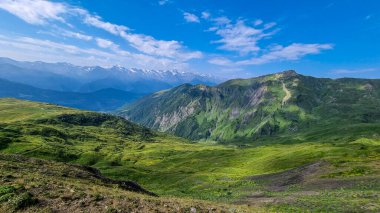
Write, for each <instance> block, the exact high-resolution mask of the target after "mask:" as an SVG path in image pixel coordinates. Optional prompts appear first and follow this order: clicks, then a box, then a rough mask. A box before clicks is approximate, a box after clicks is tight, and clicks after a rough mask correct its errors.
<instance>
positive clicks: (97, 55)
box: [0, 35, 188, 70]
mask: <svg viewBox="0 0 380 213" xmlns="http://www.w3.org/2000/svg"><path fill="white" fill-rule="evenodd" d="M109 49H110V51H103V50H98V49H94V48H82V47H78V46H75V45H68V44H64V43H58V42H54V41H50V40H41V39H35V38H30V37H15V36H12V37H8V36H2V35H0V56H3V57H11V58H14V59H16V60H23V61H46V62H68V63H72V64H76V65H81V66H103V67H110V66H113V65H115V64H120V65H122V66H125V67H137V68H145V69H167V68H168V67H170V68H171V69H179V70H181V69H185V68H187V67H188V65H187V64H186V63H179V62H177V61H175V60H170V59H162V58H155V57H151V56H147V55H144V54H136V53H131V52H128V51H125V50H121V49H120V48H119V47H117V46H112V45H111V46H109Z"/></svg>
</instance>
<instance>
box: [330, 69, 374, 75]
mask: <svg viewBox="0 0 380 213" xmlns="http://www.w3.org/2000/svg"><path fill="white" fill-rule="evenodd" d="M379 70H380V69H376V68H362V69H335V70H332V71H331V73H332V74H337V75H341V74H358V73H359V74H360V73H369V72H376V71H379Z"/></svg>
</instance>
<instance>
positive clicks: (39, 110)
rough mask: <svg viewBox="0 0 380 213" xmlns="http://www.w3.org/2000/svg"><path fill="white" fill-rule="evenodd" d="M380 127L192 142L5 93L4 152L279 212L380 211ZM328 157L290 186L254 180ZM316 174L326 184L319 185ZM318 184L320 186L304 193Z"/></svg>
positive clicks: (0, 102) (0, 117) (170, 192)
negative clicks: (7, 96)
mask: <svg viewBox="0 0 380 213" xmlns="http://www.w3.org/2000/svg"><path fill="white" fill-rule="evenodd" d="M46 109H49V110H46ZM11 115H12V116H11ZM379 130H380V125H379V124H376V123H370V124H362V125H359V124H353V125H346V126H336V127H335V128H333V129H331V128H329V127H324V126H319V127H316V128H314V129H313V130H310V131H307V132H303V133H299V134H283V135H280V136H275V137H274V136H273V137H263V138H262V139H260V140H259V141H257V143H255V144H252V143H251V144H247V143H242V144H239V143H237V144H235V145H217V144H213V143H208V142H204V143H192V142H189V141H187V140H185V139H181V138H177V137H174V136H170V135H167V134H163V133H156V132H151V131H149V130H147V129H145V128H142V127H139V126H136V125H134V124H131V123H129V122H124V121H123V120H122V119H121V120H120V118H117V117H114V116H108V115H102V114H95V113H91V112H85V111H78V110H74V109H68V108H62V107H57V106H53V105H46V104H40V103H33V102H26V101H18V100H14V99H0V144H1V145H0V152H1V153H6V154H21V155H25V156H28V157H37V158H42V159H47V160H55V161H62V162H70V163H79V164H84V165H90V166H93V167H95V168H98V169H100V170H101V171H102V173H103V174H104V175H106V176H108V177H111V178H115V179H123V180H125V179H129V180H133V181H136V182H138V183H139V184H141V185H142V186H143V187H144V188H146V189H148V190H150V191H153V192H155V193H157V194H159V195H161V196H169V197H170V196H175V197H184V198H196V199H204V200H213V201H220V202H242V203H252V205H257V206H265V207H266V208H268V209H270V210H273V211H277V210H278V211H287V209H288V210H290V209H294V210H297V211H300V212H303V211H306V210H307V209H309V208H314V209H315V210H316V211H324V210H323V208H330V207H331V208H332V207H339V208H338V209H336V211H338V212H339V211H344V210H349V209H350V208H351V207H352V208H354V209H358V208H359V206H360V205H364V206H365V208H364V210H368V211H376V210H380V209H379V207H378V206H376V205H375V203H376V202H377V201H378V197H379V196H380V195H379V190H378V191H376V190H373V189H372V188H371V186H376V187H378V186H379V183H378V181H377V182H376V180H380V165H379V164H378V162H380V138H379V137H380V136H379V134H378V132H380V131H379ZM243 145H244V146H243ZM321 161H323V162H326V164H327V165H326V166H323V167H321V168H320V169H319V170H318V172H316V173H312V174H310V175H309V176H307V180H305V181H306V182H305V183H304V182H300V183H295V184H290V185H286V187H284V188H281V190H280V191H276V190H273V189H271V188H270V187H269V186H270V181H271V180H272V179H268V180H267V181H257V180H255V179H252V178H251V177H252V176H257V175H263V174H273V173H279V172H284V171H287V170H289V169H293V168H298V167H301V166H304V165H307V164H310V163H314V162H321ZM367 179H370V180H372V182H371V181H366V180H367ZM373 180H374V181H373ZM307 181H311V183H316V184H320V187H319V188H312V187H311V186H309V185H310V184H309V185H307V183H308V182H307ZM313 181H314V182H313ZM324 181H330V182H331V181H333V182H334V181H341V182H342V181H343V182H344V183H345V182H349V183H352V184H348V185H345V184H343V185H341V187H340V188H339V189H337V188H334V189H331V190H328V187H330V186H331V184H329V183H330V182H327V183H326V184H322V183H324ZM360 181H361V182H362V183H361V182H360ZM339 183H340V182H339ZM305 184H306V185H305ZM371 184H372V185H371ZM311 185H313V184H311ZM268 187H269V188H268ZM308 191H313V193H312V194H310V195H309V194H306V195H304V194H302V193H304V192H308ZM259 192H260V193H263V197H262V198H260V199H264V198H265V199H272V198H277V199H278V200H280V201H279V202H270V204H268V205H267V203H266V202H264V201H263V202H261V201H260V199H256V200H253V201H252V200H250V198H249V196H250V195H252V194H254V193H259ZM328 192H331V193H328ZM342 194H344V196H342ZM367 195H368V196H367ZM355 196H356V197H355ZM363 196H364V197H365V196H367V197H365V198H363ZM289 197H291V198H292V200H290V201H289V200H287V199H288V198H289ZM347 203H350V204H352V205H347ZM371 204H374V205H371ZM346 206H347V207H346Z"/></svg>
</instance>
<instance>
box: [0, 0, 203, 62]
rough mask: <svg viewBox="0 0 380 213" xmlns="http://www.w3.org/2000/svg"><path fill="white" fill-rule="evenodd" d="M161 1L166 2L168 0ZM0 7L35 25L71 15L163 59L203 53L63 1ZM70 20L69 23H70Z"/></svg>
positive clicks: (13, 1)
mask: <svg viewBox="0 0 380 213" xmlns="http://www.w3.org/2000/svg"><path fill="white" fill-rule="evenodd" d="M161 2H162V3H164V2H165V3H167V1H161ZM0 8H2V9H4V10H6V11H8V12H10V13H12V14H14V15H15V16H17V17H19V18H21V19H22V20H24V21H26V22H27V23H29V24H34V25H46V24H48V23H51V22H56V21H58V22H62V23H66V22H68V20H69V19H68V18H69V17H70V18H76V19H79V21H80V22H82V23H84V24H86V25H89V26H92V27H95V28H99V29H102V30H104V31H106V32H108V33H110V34H112V35H116V36H119V37H121V38H123V39H124V40H126V41H127V42H128V44H129V46H131V47H133V48H134V49H135V50H137V51H138V52H140V54H141V55H144V54H146V56H147V58H152V57H156V59H157V60H160V61H166V62H168V61H170V62H172V61H178V63H183V62H185V61H188V60H190V59H194V58H201V57H202V56H203V54H202V53H201V52H200V51H190V50H188V49H187V48H186V47H185V46H183V44H182V43H181V42H179V41H175V40H169V41H167V40H159V39H155V38H154V37H152V36H149V35H144V34H138V33H134V32H133V31H132V30H131V29H129V28H128V27H127V26H124V25H119V24H115V23H111V22H107V21H104V20H103V19H102V17H100V16H96V15H93V14H91V13H90V12H89V11H87V10H85V9H83V8H78V7H74V6H71V5H68V4H64V3H59V2H50V1H45V0H3V1H0ZM67 24H68V25H70V23H67ZM63 35H64V36H66V37H72V38H77V39H81V40H87V41H90V40H95V41H96V44H97V45H98V46H99V47H101V48H109V47H112V46H114V45H115V44H111V42H112V41H109V42H106V40H104V39H101V38H98V39H95V38H94V37H95V36H93V35H84V34H82V33H78V32H73V31H72V30H70V31H68V30H67V31H65V32H64V33H63ZM114 49H115V48H114ZM165 58H166V59H165ZM166 64H169V63H166Z"/></svg>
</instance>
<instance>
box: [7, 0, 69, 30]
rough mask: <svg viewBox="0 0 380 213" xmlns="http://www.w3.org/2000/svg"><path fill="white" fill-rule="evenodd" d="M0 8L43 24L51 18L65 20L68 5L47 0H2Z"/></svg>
mask: <svg viewBox="0 0 380 213" xmlns="http://www.w3.org/2000/svg"><path fill="white" fill-rule="evenodd" d="M0 8H2V9H4V10H6V11H8V12H9V13H12V14H13V15H15V16H17V17H19V18H21V19H22V20H24V21H26V22H28V23H30V24H37V25H42V24H46V23H47V22H48V21H49V20H54V21H60V22H65V20H64V18H63V15H64V14H65V13H67V7H66V5H64V4H62V3H57V2H50V1H45V0H1V1H0Z"/></svg>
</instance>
